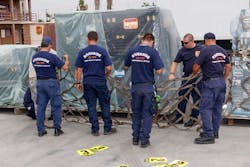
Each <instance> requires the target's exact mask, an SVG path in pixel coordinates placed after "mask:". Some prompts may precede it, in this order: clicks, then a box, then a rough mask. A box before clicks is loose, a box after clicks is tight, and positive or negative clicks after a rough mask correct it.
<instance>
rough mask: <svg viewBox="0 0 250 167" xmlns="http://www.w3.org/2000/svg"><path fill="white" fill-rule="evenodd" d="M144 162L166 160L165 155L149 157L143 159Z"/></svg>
mask: <svg viewBox="0 0 250 167" xmlns="http://www.w3.org/2000/svg"><path fill="white" fill-rule="evenodd" d="M144 162H149V163H157V162H167V158H166V157H149V158H146V159H144Z"/></svg>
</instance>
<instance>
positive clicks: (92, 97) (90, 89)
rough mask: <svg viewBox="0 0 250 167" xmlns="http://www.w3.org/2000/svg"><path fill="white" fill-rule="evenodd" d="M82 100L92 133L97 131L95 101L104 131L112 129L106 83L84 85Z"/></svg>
mask: <svg viewBox="0 0 250 167" xmlns="http://www.w3.org/2000/svg"><path fill="white" fill-rule="evenodd" d="M84 98H85V101H86V103H87V106H88V113H89V121H90V123H91V124H92V127H91V129H92V133H94V132H98V131H99V121H98V114H97V111H96V105H97V99H98V100H99V104H100V106H101V114H102V119H103V122H104V131H106V132H109V131H110V130H111V128H112V120H111V114H110V91H109V90H108V88H107V85H106V82H93V83H84Z"/></svg>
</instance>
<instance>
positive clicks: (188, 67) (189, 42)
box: [169, 33, 204, 127]
mask: <svg viewBox="0 0 250 167" xmlns="http://www.w3.org/2000/svg"><path fill="white" fill-rule="evenodd" d="M203 48H204V46H202V45H197V44H195V43H194V37H193V35H192V34H190V33H188V34H186V35H184V37H183V47H182V48H181V49H180V50H179V52H178V53H177V55H176V58H175V60H174V61H173V62H172V64H171V67H170V73H169V79H170V80H173V79H175V75H174V74H175V70H176V67H177V64H178V63H180V62H182V63H183V73H184V74H183V76H182V77H189V76H191V74H192V68H193V65H194V61H195V60H196V59H197V57H198V56H199V54H200V51H201V49H203ZM197 79H198V77H196V78H193V79H192V80H190V81H188V80H183V81H182V84H181V87H188V86H189V85H191V86H192V87H193V88H192V90H191V91H190V93H188V94H186V93H187V91H189V89H190V88H185V89H181V90H180V91H179V92H178V94H179V96H183V95H185V96H186V97H187V98H189V96H190V94H191V96H192V99H193V104H196V105H197V106H198V104H197V101H198V100H199V99H200V96H199V94H198V92H197V89H198V90H199V91H200V90H201V82H198V83H197V85H194V83H195V82H196V81H197ZM195 88H196V89H195ZM186 105H187V99H186V98H184V99H183V100H182V101H181V102H180V103H179V104H178V109H179V112H178V111H176V116H175V118H174V120H172V122H173V123H182V122H183V119H182V115H181V113H180V112H182V113H185V111H186ZM198 116H199V110H198V109H197V108H193V109H192V112H191V115H190V119H189V121H187V122H186V123H185V124H184V126H185V127H191V126H193V125H194V123H195V120H194V119H197V118H198ZM192 118H194V119H192Z"/></svg>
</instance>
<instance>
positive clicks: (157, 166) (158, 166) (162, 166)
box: [153, 164, 176, 167]
mask: <svg viewBox="0 0 250 167" xmlns="http://www.w3.org/2000/svg"><path fill="white" fill-rule="evenodd" d="M153 167H176V166H172V165H170V164H163V165H156V166H153Z"/></svg>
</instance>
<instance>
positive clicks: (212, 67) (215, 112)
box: [193, 33, 231, 144]
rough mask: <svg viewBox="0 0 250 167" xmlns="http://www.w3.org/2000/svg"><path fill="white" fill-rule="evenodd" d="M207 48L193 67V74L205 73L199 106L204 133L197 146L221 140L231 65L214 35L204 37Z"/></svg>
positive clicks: (196, 140) (197, 139) (197, 141)
mask: <svg viewBox="0 0 250 167" xmlns="http://www.w3.org/2000/svg"><path fill="white" fill-rule="evenodd" d="M204 40H205V45H206V48H205V49H203V50H202V51H201V53H200V56H199V57H198V58H197V60H196V61H195V64H194V66H193V74H197V73H198V72H199V70H200V69H201V70H202V73H203V87H202V94H201V102H200V105H199V109H200V114H201V120H202V128H203V132H202V133H201V134H200V137H199V138H196V139H195V141H194V142H195V143H196V144H213V143H214V142H215V141H214V139H215V138H219V128H220V122H221V114H222V105H223V103H224V100H225V93H226V82H225V80H226V78H227V77H228V75H229V73H230V70H231V64H230V60H229V57H228V54H227V52H226V51H225V50H224V49H223V48H221V47H220V46H218V45H216V38H215V35H214V34H213V33H207V34H205V35H204Z"/></svg>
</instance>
